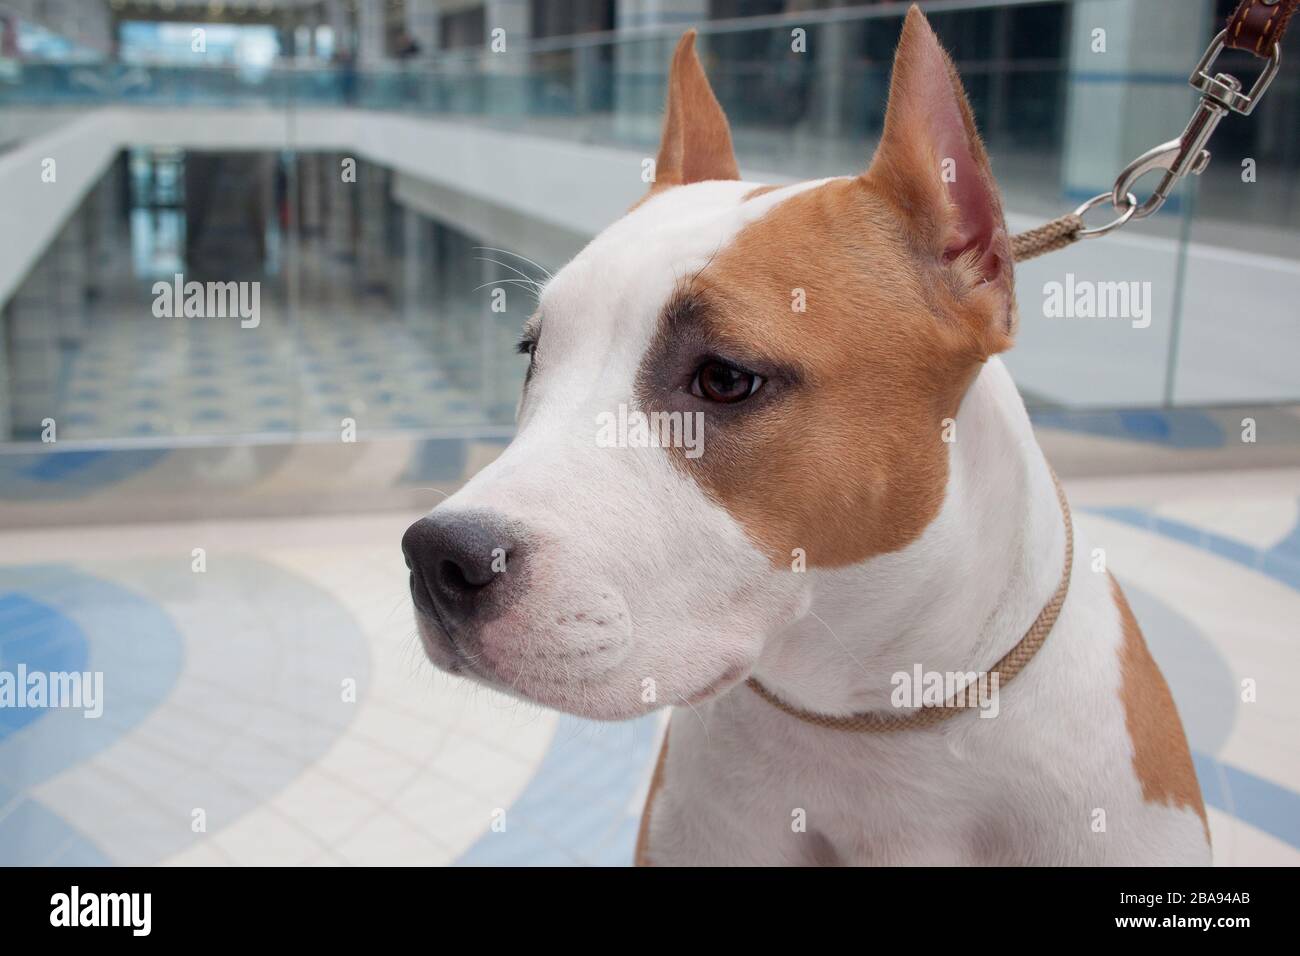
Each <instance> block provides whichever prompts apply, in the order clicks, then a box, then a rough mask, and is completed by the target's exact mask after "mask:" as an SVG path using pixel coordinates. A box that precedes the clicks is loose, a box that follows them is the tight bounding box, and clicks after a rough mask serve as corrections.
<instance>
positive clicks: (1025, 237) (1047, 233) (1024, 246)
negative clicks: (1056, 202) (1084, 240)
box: [1011, 212, 1083, 262]
mask: <svg viewBox="0 0 1300 956" xmlns="http://www.w3.org/2000/svg"><path fill="white" fill-rule="evenodd" d="M1082 230H1083V217H1082V216H1080V215H1077V214H1076V213H1072V212H1071V213H1066V214H1065V215H1064V216H1058V217H1057V218H1056V219H1053V220H1052V221H1051V222H1048V223H1044V224H1043V225H1041V226H1039V227H1038V228H1036V229H1030V230H1028V231H1027V232H1021V233H1017V234H1016V235H1014V236H1012V237H1011V258H1013V259H1015V260H1016V262H1024V261H1025V260H1026V259H1033V258H1035V257H1037V256H1041V255H1046V254H1047V253H1049V252H1055V251H1056V250H1057V249H1064V248H1065V247H1066V246H1068V245H1070V244H1071V243H1075V242H1078V241H1079V239H1080V238H1081V237H1080V235H1079V233H1080V232H1081V231H1082Z"/></svg>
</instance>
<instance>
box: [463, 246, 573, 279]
mask: <svg viewBox="0 0 1300 956" xmlns="http://www.w3.org/2000/svg"><path fill="white" fill-rule="evenodd" d="M474 250H475V251H476V252H478V251H483V252H499V253H501V254H502V255H506V256H514V257H515V258H516V259H522V260H523V261H524V262H526V263H528V264H529V265H530V266H532V267H533V268H534V269H536V270H537V271H538V272H540V273H542V275H544V276H546V278H547V279H552V278H554V276H552V275H551V270H549V269H547V268H546V267H545V266H544V265H542V264H541V263H539V262H534V261H533V260H532V259H529V258H528V257H527V256H525V255H521V254H520V253H518V252H512V251H511V250H509V249H498V248H497V247H496V246H475V247H474Z"/></svg>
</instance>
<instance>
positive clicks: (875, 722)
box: [745, 472, 1074, 733]
mask: <svg viewBox="0 0 1300 956" xmlns="http://www.w3.org/2000/svg"><path fill="white" fill-rule="evenodd" d="M1052 484H1053V485H1055V486H1056V498H1057V501H1059V502H1060V503H1061V516H1062V517H1063V518H1064V519H1065V567H1064V568H1063V569H1062V571H1061V581H1060V583H1059V584H1057V586H1056V592H1055V593H1054V594H1053V595H1052V597H1051V600H1049V601H1048V602H1047V604H1045V605H1044V606H1043V609H1042V610H1041V611H1039V612H1038V617H1036V618H1035V619H1034V623H1033V624H1032V625H1030V627H1029V630H1028V631H1026V632H1025V636H1024V637H1022V638H1021V639H1020V641H1019V642H1018V643H1017V644H1016V646H1015V647H1013V648H1011V650H1009V651H1007V653H1006V654H1005V655H1004V656H1003V657H1002V659H1001V660H1000V661H998V662H997V663H996V664H994V665H993V667H992V668H990V670H989V676H990V677H991V676H992V675H993V674H996V675H997V677H998V689H999V690H1001V688H1003V687H1005V686H1006V685H1007V684H1008V683H1010V682H1011V679H1012V678H1014V677H1015V676H1016V675H1017V674H1019V673H1020V672H1021V671H1022V670H1024V668H1025V665H1026V664H1028V663H1029V662H1030V660H1032V659H1033V656H1034V654H1036V653H1037V652H1038V649H1039V648H1040V647H1042V646H1043V642H1044V641H1046V640H1047V635H1048V634H1050V633H1051V632H1052V627H1053V625H1055V624H1056V619H1057V618H1058V617H1059V616H1060V614H1061V605H1063V604H1064V603H1065V595H1066V594H1067V593H1068V592H1069V590H1070V574H1071V572H1072V571H1073V569H1074V522H1073V521H1072V520H1071V518H1070V502H1069V501H1067V500H1066V497H1065V489H1063V488H1062V487H1061V482H1060V480H1059V479H1058V478H1057V477H1056V472H1052ZM745 683H746V685H747V686H748V687H749V688H750V690H752V691H753V692H754V693H756V694H758V696H759V697H762V698H763V699H764V700H765V701H767V702H768V703H769V704H771V705H772V706H773V707H775V708H777V709H778V710H782V711H785V713H787V714H789V715H790V716H791V717H797V718H798V719H799V720H802V721H803V722H804V723H808V724H814V725H816V726H818V727H826V728H828V729H830V730H849V731H854V732H856V733H890V732H892V731H896V730H920V729H923V728H926V727H933V726H934V725H935V724H938V723H941V722H943V721H945V720H947V719H948V718H949V717H953V716H955V715H956V714H959V713H961V712H962V711H963V710H968V709H970V708H971V707H972V706H973V705H972V703H971V700H970V698H971V696H972V693H973V690H972V693H967V691H968V690H971V688H962V689H961V690H958V691H957V692H956V693H954V694H953V696H952V697H951V698H949V699H948V700H947V701H946V702H944V704H943V705H942V706H927V707H919V708H917V709H915V710H910V711H907V712H905V713H896V714H890V713H883V712H876V711H869V712H867V713H862V714H848V715H846V716H835V715H832V714H819V713H816V712H814V711H810V710H800V709H799V708H798V707H793V706H791V705H790V704H787V703H786V702H785V701H783V700H782V699H781V698H779V697H777V696H776V695H775V694H773V693H772V692H771V691H770V690H768V689H767V688H766V687H764V686H763V685H762V684H761V683H759V681H758V679H757V678H754V677H751V678H750V679H749V680H748V681H746V682H745Z"/></svg>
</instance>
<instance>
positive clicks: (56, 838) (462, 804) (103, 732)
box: [0, 471, 1300, 865]
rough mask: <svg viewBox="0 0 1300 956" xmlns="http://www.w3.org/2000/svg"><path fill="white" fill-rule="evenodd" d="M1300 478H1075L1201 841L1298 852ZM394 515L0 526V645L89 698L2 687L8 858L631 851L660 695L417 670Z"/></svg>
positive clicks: (0, 734)
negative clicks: (626, 715) (516, 686)
mask: <svg viewBox="0 0 1300 956" xmlns="http://www.w3.org/2000/svg"><path fill="white" fill-rule="evenodd" d="M1298 489H1300V475H1297V473H1296V472H1295V471H1271V472H1260V473H1245V474H1238V475H1235V476H1232V477H1231V478H1225V477H1223V476H1206V475H1198V476H1193V477H1189V478H1186V479H1168V478H1162V479H1159V480H1154V479H1140V478H1138V479H1124V480H1123V481H1120V482H1117V481H1100V480H1092V481H1080V482H1078V483H1075V484H1072V485H1070V487H1069V491H1070V493H1071V495H1072V497H1073V499H1074V502H1075V506H1076V511H1077V513H1078V516H1079V517H1078V520H1079V521H1080V522H1082V523H1084V524H1086V525H1089V526H1090V528H1091V531H1092V533H1093V535H1094V536H1095V537H1096V539H1097V540H1098V541H1099V542H1100V543H1101V544H1102V545H1103V546H1104V547H1105V548H1106V549H1107V553H1108V560H1109V563H1110V566H1111V568H1112V569H1113V570H1114V571H1115V573H1116V574H1117V576H1118V577H1119V578H1120V579H1121V580H1122V581H1123V582H1124V584H1125V587H1126V589H1127V590H1128V592H1129V595H1130V598H1131V600H1132V602H1133V604H1134V606H1135V609H1136V611H1137V614H1138V617H1139V619H1140V620H1141V621H1142V623H1143V626H1144V630H1145V631H1146V633H1147V637H1148V640H1149V642H1150V643H1151V646H1152V649H1153V652H1154V654H1155V656H1156V657H1157V659H1158V660H1159V661H1160V663H1161V665H1162V667H1163V668H1164V670H1165V672H1166V674H1167V676H1168V677H1169V680H1170V683H1171V684H1172V686H1173V689H1174V693H1175V696H1176V697H1177V698H1178V701H1179V705H1180V710H1181V712H1182V714H1183V717H1184V720H1185V723H1186V724H1187V728H1188V733H1189V736H1190V738H1191V742H1192V747H1193V750H1194V751H1195V753H1196V761H1197V769H1198V773H1199V776H1200V780H1201V785H1202V789H1203V791H1204V793H1205V796H1206V801H1207V804H1208V805H1209V807H1210V824H1211V829H1212V832H1213V836H1214V842H1215V853H1216V858H1217V860H1218V862H1220V863H1239V864H1241V863H1275V864H1289V865H1294V864H1297V863H1300V760H1297V756H1298V753H1297V750H1298V749H1300V747H1298V745H1297V743H1296V740H1295V734H1294V728H1295V726H1296V720H1297V716H1300V715H1298V714H1297V711H1298V709H1300V705H1298V704H1297V703H1296V701H1297V697H1296V695H1295V693H1294V688H1295V687H1296V686H1297V684H1298V683H1300V645H1297V643H1296V628H1295V622H1296V620H1297V619H1298V617H1300V524H1298V523H1297V515H1298V514H1300V507H1298V505H1300V502H1298V501H1297V490H1298ZM411 517H412V516H410V515H405V514H392V515H381V516H367V517H331V518H311V519H276V520H261V521H229V522H220V523H214V524H156V525H135V526H119V527H97V528H69V529H65V530H38V531H31V532H10V533H6V534H2V535H0V668H5V669H13V668H14V667H15V666H16V665H17V664H18V663H19V662H25V663H27V664H29V666H30V667H31V668H32V669H36V668H46V669H86V670H99V671H102V672H103V673H104V675H105V677H104V680H105V685H104V699H105V701H106V706H105V710H104V715H103V717H102V718H100V719H98V720H86V719H84V718H83V717H82V716H81V715H80V713H78V712H74V711H51V710H45V711H41V712H39V713H38V712H34V711H7V712H3V713H0V716H2V717H3V718H4V720H3V721H0V863H5V864H15V863H32V864H40V863H51V862H62V863H89V864H93V863H161V864H196V863H214V864H249V863H286V864H289V863H304V864H321V865H336V864H365V863H405V864H451V863H461V864H496V863H562V864H563V863H571V864H584V863H607V864H618V863H624V862H627V861H628V860H629V859H630V856H631V850H632V845H633V841H634V838H635V828H636V823H637V816H638V813H639V805H640V801H641V799H642V795H643V793H644V789H645V787H646V784H647V779H648V776H649V771H650V765H651V763H652V761H653V757H654V753H655V740H656V737H657V735H658V732H659V726H660V721H659V719H658V718H655V717H651V718H645V719H642V720H640V721H638V722H634V723H631V724H594V723H590V722H586V721H580V720H576V719H573V718H569V717H562V716H559V715H557V714H554V713H552V712H548V711H543V710H540V709H537V708H533V707H529V706H526V705H523V704H520V703H517V702H514V701H511V700H506V699H504V698H501V697H499V696H497V695H495V694H493V693H490V692H487V691H484V690H481V689H478V688H475V687H472V686H470V685H468V684H465V683H462V682H460V681H457V680H454V679H451V678H447V677H444V676H442V675H440V674H437V673H436V672H434V671H433V670H432V668H431V667H430V666H429V665H428V664H427V663H426V662H425V660H424V659H423V656H422V653H421V652H420V650H419V647H418V644H417V642H416V639H415V637H414V632H413V626H412V623H411V620H410V610H409V598H408V596H407V593H406V583H405V570H404V568H403V565H402V559H401V556H400V554H399V551H398V548H397V542H398V540H399V537H400V535H401V532H402V530H403V529H404V527H405V525H406V523H407V522H408V521H409V520H410V518H411ZM196 548H201V549H203V551H202V554H201V557H202V559H203V561H204V562H205V563H204V565H203V567H204V568H205V570H203V571H201V572H198V571H195V561H196V560H197V558H196V555H195V550H194V549H196ZM1247 678H1250V679H1253V680H1254V681H1255V682H1256V686H1257V699H1256V701H1255V702H1253V703H1246V702H1243V701H1242V700H1241V695H1240V693H1239V687H1240V682H1241V681H1242V680H1243V679H1247Z"/></svg>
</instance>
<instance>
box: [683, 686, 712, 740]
mask: <svg viewBox="0 0 1300 956" xmlns="http://www.w3.org/2000/svg"><path fill="white" fill-rule="evenodd" d="M677 699H678V700H680V701H681V702H682V703H683V704H685V705H686V706H687V707H689V708H690V709H691V713H693V714H694V715H695V719H696V720H698V721H699V722H700V727H702V728H703V729H704V739H705V740H708V739H709V725H708V724H707V723H706V722H705V720H704V717H703V716H701V714H700V712H699V711H698V710H696V709H695V705H694V704H692V703H691V702H690V701H689V700H687V699H686V698H685V697H683V696H682V695H681V694H677Z"/></svg>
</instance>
